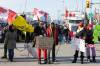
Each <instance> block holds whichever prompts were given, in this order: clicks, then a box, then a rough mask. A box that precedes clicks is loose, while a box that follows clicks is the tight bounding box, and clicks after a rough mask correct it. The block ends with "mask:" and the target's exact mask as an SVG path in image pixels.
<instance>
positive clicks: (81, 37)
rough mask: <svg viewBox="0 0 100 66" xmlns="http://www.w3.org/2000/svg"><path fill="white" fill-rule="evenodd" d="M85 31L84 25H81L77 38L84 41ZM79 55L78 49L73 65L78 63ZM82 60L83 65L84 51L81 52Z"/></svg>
mask: <svg viewBox="0 0 100 66" xmlns="http://www.w3.org/2000/svg"><path fill="white" fill-rule="evenodd" d="M85 31H86V29H85V28H84V27H83V23H80V24H79V26H78V29H77V33H76V38H79V39H84V36H85ZM78 54H79V50H78V49H76V50H75V54H74V60H73V61H72V63H76V61H77V58H78ZM80 58H81V64H83V59H84V52H82V51H80Z"/></svg>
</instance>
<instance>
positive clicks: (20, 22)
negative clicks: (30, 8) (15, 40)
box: [12, 16, 34, 32]
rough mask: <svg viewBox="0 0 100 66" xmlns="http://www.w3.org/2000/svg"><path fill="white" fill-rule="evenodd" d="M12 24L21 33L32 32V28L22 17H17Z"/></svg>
mask: <svg viewBox="0 0 100 66" xmlns="http://www.w3.org/2000/svg"><path fill="white" fill-rule="evenodd" d="M12 24H13V25H14V26H15V27H16V28H17V29H19V30H21V31H26V32H33V31H34V28H33V27H32V25H29V24H28V23H27V21H26V20H25V19H24V18H23V17H22V16H17V17H16V19H15V20H14V21H13V23H12Z"/></svg>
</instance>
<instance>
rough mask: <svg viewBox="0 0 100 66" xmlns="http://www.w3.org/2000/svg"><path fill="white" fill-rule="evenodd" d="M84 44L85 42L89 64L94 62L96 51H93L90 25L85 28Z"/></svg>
mask: <svg viewBox="0 0 100 66" xmlns="http://www.w3.org/2000/svg"><path fill="white" fill-rule="evenodd" d="M85 42H86V53H87V60H88V61H90V62H96V59H95V57H96V50H95V45H94V41H93V29H92V25H91V24H89V25H88V26H87V30H86V38H85ZM90 50H91V53H92V60H91V59H90Z"/></svg>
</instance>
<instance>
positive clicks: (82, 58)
mask: <svg viewBox="0 0 100 66" xmlns="http://www.w3.org/2000/svg"><path fill="white" fill-rule="evenodd" d="M83 60H84V56H81V64H83V63H84V62H83Z"/></svg>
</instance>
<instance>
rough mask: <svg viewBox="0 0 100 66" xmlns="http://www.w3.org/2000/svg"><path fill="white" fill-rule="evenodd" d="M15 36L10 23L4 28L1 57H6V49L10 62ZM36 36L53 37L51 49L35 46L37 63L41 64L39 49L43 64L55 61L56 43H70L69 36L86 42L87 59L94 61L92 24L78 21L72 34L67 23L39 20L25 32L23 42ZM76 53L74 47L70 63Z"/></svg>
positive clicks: (76, 56) (27, 41)
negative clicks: (32, 29) (31, 30)
mask: <svg viewBox="0 0 100 66" xmlns="http://www.w3.org/2000/svg"><path fill="white" fill-rule="evenodd" d="M17 36H18V34H17V31H16V29H15V28H14V26H13V25H10V26H9V28H8V29H6V28H5V40H4V56H3V57H2V58H7V49H8V57H9V60H10V61H11V62H12V61H13V57H14V49H15V48H16V40H17ZM36 36H46V37H53V38H54V43H53V47H52V50H47V49H40V48H37V50H38V52H37V55H38V63H39V64H41V50H43V52H44V64H47V63H51V62H55V61H56V58H55V49H56V45H58V43H60V44H61V43H63V42H64V41H65V43H66V44H68V43H70V41H71V37H76V38H79V39H84V40H85V42H86V52H87V59H88V61H90V62H96V59H95V57H96V52H95V45H94V42H93V26H92V25H90V24H89V25H86V26H84V24H83V23H82V22H80V23H79V25H78V29H77V31H76V34H75V35H73V32H72V31H71V30H69V26H68V25H64V26H62V25H58V24H54V23H53V22H52V23H43V22H39V23H38V25H37V26H36V27H34V32H33V33H30V32H26V36H25V37H26V39H25V43H29V42H31V41H33V39H34V40H35V37H36ZM34 42H35V41H34ZM34 47H35V43H34ZM90 49H91V50H92V59H91V58H90V57H91V55H90V54H91V53H90ZM51 51H52V61H51V60H50V54H51ZM78 54H79V50H77V49H76V50H75V54H74V60H73V61H72V63H76V61H77V58H78ZM80 54H81V56H80V58H81V63H82V64H83V61H84V52H80Z"/></svg>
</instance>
